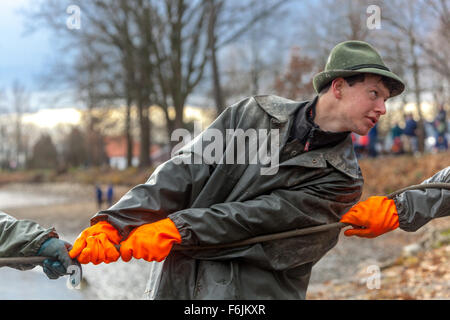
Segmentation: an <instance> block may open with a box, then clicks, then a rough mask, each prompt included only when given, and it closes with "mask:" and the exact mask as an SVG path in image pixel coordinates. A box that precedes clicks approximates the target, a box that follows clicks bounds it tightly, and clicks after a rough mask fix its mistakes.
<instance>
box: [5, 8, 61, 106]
mask: <svg viewBox="0 0 450 320" xmlns="http://www.w3.org/2000/svg"><path fill="white" fill-rule="evenodd" d="M32 3H33V1H32V0H0V90H3V91H4V92H6V93H7V97H8V94H9V92H10V90H11V87H12V84H13V82H14V81H15V80H17V81H19V82H20V83H22V84H23V85H24V86H25V87H26V89H27V91H28V92H31V93H32V95H31V97H32V100H31V109H32V110H33V109H37V108H38V107H39V108H42V107H53V106H54V105H53V103H52V101H51V100H48V99H42V97H43V95H42V92H40V90H42V89H41V88H40V81H42V80H41V79H42V77H41V76H42V75H43V74H44V71H45V68H46V66H48V65H49V63H48V62H49V61H50V60H51V59H52V58H51V57H52V54H53V53H52V46H51V42H50V36H49V32H48V31H47V30H45V29H44V28H40V29H39V30H37V31H36V32H31V33H29V32H27V33H26V32H25V31H26V30H25V25H26V21H25V19H26V16H25V15H24V14H23V13H21V12H20V10H21V9H23V8H25V9H26V8H29V6H31V5H32ZM43 104H44V105H43ZM45 104H46V105H45Z"/></svg>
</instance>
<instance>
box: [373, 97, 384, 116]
mask: <svg viewBox="0 0 450 320" xmlns="http://www.w3.org/2000/svg"><path fill="white" fill-rule="evenodd" d="M375 112H377V113H379V114H380V115H385V114H386V103H385V102H384V101H383V100H380V101H379V102H378V103H377V105H376V106H375Z"/></svg>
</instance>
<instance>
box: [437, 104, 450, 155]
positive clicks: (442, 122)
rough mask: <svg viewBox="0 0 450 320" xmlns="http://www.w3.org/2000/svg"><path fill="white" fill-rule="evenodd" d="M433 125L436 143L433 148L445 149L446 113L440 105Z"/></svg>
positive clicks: (446, 143)
mask: <svg viewBox="0 0 450 320" xmlns="http://www.w3.org/2000/svg"><path fill="white" fill-rule="evenodd" d="M433 127H434V129H435V131H436V144H435V148H436V150H437V151H447V150H448V141H447V136H446V135H447V113H446V112H445V109H444V106H443V105H441V106H440V108H439V112H438V114H437V115H436V118H435V119H434V121H433Z"/></svg>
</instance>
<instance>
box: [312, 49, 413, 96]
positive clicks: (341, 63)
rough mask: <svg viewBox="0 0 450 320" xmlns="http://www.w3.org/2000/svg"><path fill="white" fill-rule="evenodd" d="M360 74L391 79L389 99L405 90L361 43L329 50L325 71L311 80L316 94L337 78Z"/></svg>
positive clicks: (375, 53) (401, 82)
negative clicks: (370, 74) (371, 74)
mask: <svg viewBox="0 0 450 320" xmlns="http://www.w3.org/2000/svg"><path fill="white" fill-rule="evenodd" d="M361 73H373V74H377V75H380V76H383V77H387V78H389V79H392V80H393V81H391V82H392V85H390V88H389V89H390V91H391V97H394V96H396V95H399V94H400V93H402V92H403V90H404V89H405V84H404V83H403V81H402V80H401V79H400V77H398V76H397V75H396V74H394V73H393V72H391V70H389V68H388V67H386V65H385V64H384V62H383V60H382V59H381V57H380V55H379V54H378V52H377V51H376V50H375V48H374V47H372V46H371V45H370V44H368V43H366V42H363V41H355V40H352V41H344V42H341V43H339V44H338V45H336V46H335V47H334V48H333V50H331V53H330V56H329V57H328V60H327V64H326V65H325V70H324V71H322V72H320V73H318V74H316V75H315V76H314V78H313V85H314V89H315V90H316V92H317V93H319V92H320V90H321V89H322V88H323V87H324V86H325V85H327V84H328V83H329V82H331V81H333V80H334V79H336V78H339V77H343V78H345V77H349V76H353V75H356V74H361Z"/></svg>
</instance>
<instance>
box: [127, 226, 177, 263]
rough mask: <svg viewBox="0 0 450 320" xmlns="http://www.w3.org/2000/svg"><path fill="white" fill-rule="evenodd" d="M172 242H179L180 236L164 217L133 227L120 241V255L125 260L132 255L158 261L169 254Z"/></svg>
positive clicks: (136, 257) (129, 258)
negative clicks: (124, 238) (125, 237)
mask: <svg viewBox="0 0 450 320" xmlns="http://www.w3.org/2000/svg"><path fill="white" fill-rule="evenodd" d="M174 243H181V236H180V233H179V232H178V229H177V227H176V226H175V224H174V223H173V222H172V220H170V219H169V218H166V219H162V220H160V221H157V222H154V223H149V224H144V225H142V226H140V227H137V228H136V229H134V230H133V231H132V232H131V233H130V235H129V236H128V238H127V240H125V241H123V242H121V244H120V245H121V246H120V255H121V256H122V260H123V261H125V262H127V261H130V260H131V258H132V257H134V258H135V259H144V260H146V261H158V262H159V261H162V260H164V259H165V258H166V257H167V256H168V255H169V253H170V250H171V249H172V246H173V244H174Z"/></svg>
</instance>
